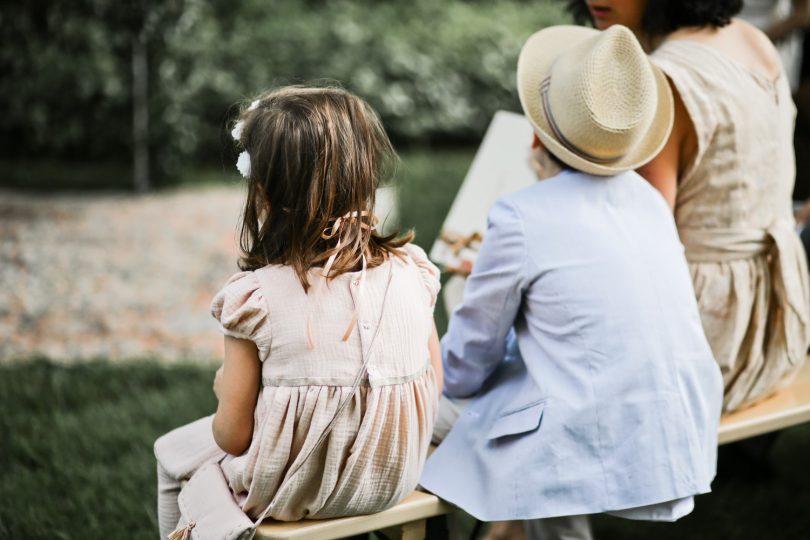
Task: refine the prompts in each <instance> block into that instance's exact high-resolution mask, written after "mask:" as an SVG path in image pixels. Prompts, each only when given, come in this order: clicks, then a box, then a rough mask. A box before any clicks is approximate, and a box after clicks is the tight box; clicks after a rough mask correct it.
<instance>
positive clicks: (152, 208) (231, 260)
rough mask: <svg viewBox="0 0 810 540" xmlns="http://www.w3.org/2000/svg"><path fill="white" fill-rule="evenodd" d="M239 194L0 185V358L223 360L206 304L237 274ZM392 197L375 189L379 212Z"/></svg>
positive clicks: (239, 191)
mask: <svg viewBox="0 0 810 540" xmlns="http://www.w3.org/2000/svg"><path fill="white" fill-rule="evenodd" d="M243 196H244V195H243V192H242V188H241V187H240V186H230V187H209V188H194V189H186V190H182V191H176V192H168V193H160V194H155V195H149V196H144V197H137V196H132V195H75V196H66V195H60V196H52V197H42V196H33V195H22V194H19V193H15V192H10V191H2V190H0V362H8V361H12V360H18V359H30V358H34V357H38V356H44V357H48V358H50V359H52V360H57V361H63V362H72V361H77V360H84V359H92V358H105V359H109V360H122V359H133V358H157V359H161V360H164V361H177V360H192V361H207V360H211V359H219V358H221V356H222V336H221V334H220V332H219V330H218V326H217V323H216V321H215V320H214V319H213V318H212V317H211V316H210V314H209V312H208V306H209V303H210V302H211V298H212V297H213V295H214V294H215V293H216V291H217V290H219V288H220V287H222V285H223V284H224V283H225V282H226V281H227V279H228V278H229V277H230V276H231V274H233V273H235V272H238V271H239V269H238V268H237V266H236V261H237V258H238V253H239V251H238V248H237V233H238V230H237V228H238V222H239V214H240V212H241V210H242V199H243ZM394 204H395V203H394V194H393V192H392V191H390V190H389V189H383V190H380V192H379V194H378V208H377V215H378V216H380V217H381V218H383V217H385V216H386V215H387V214H388V213H389V212H391V209H392V208H393V207H394ZM389 217H390V218H391V219H395V217H394V216H393V214H391V215H390V216H389Z"/></svg>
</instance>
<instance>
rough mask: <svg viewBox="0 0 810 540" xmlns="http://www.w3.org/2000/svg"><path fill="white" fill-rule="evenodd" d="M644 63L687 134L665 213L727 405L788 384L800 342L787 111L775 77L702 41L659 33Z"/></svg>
mask: <svg viewBox="0 0 810 540" xmlns="http://www.w3.org/2000/svg"><path fill="white" fill-rule="evenodd" d="M652 59H653V61H654V62H655V63H656V65H658V66H659V67H660V68H661V69H662V70H663V71H664V72H665V73H666V75H667V76H668V77H669V79H670V80H671V81H672V83H673V84H674V85H675V87H676V88H677V91H678V93H679V94H680V96H681V98H682V100H683V102H684V105H685V106H686V109H687V111H688V113H689V116H690V117H691V119H692V123H693V124H694V127H695V132H696V134H697V145H698V149H697V153H696V156H695V159H694V162H693V163H692V165H691V167H690V168H689V169H688V170H687V172H686V174H684V175H683V177H682V178H681V180H680V182H679V185H678V196H677V200H676V203H675V220H676V222H677V225H678V231H679V233H680V236H681V241H682V242H683V244H684V247H685V249H686V257H687V260H688V261H689V267H690V270H691V273H692V280H693V282H694V285H695V292H696V294H697V298H698V305H699V307H700V313H701V317H702V320H703V327H704V329H705V331H706V336H707V337H708V339H709V343H710V344H711V347H712V350H713V352H714V355H715V358H716V360H717V362H718V363H719V364H720V368H721V371H722V373H723V378H724V382H725V400H724V409H725V410H727V411H729V410H733V409H737V408H739V407H742V406H745V405H747V404H751V403H752V402H754V401H757V400H759V399H762V398H764V397H767V396H768V395H769V394H771V393H773V392H774V391H776V390H778V389H779V388H780V387H782V386H784V385H785V384H786V383H788V382H789V380H790V378H791V376H792V375H794V374H795V373H796V371H797V370H798V368H799V367H800V366H801V364H802V363H803V362H804V360H805V356H806V353H807V348H808V344H810V328H809V327H808V321H809V320H810V314H809V313H808V311H810V297H808V275H807V263H806V259H805V254H804V249H803V248H802V245H801V243H800V241H799V238H798V235H797V234H796V232H795V230H794V221H793V214H792V202H791V193H792V190H793V182H794V178H795V165H794V154H793V126H794V119H795V107H794V105H793V101H792V99H791V95H790V88H789V86H788V82H787V80H786V78H785V76H784V75H781V76H780V77H778V78H777V79H776V80H775V81H774V80H769V79H768V78H767V77H766V76H764V75H762V74H758V73H754V72H752V71H751V70H750V69H748V68H747V67H746V66H744V65H743V64H741V63H739V62H737V61H735V60H733V59H732V58H730V57H728V56H726V55H724V54H723V53H722V52H721V51H720V50H718V49H714V48H712V47H711V46H709V45H706V44H703V43H699V42H695V41H687V40H671V41H668V42H665V43H664V44H663V45H662V46H661V47H659V48H658V49H657V50H656V51H655V52H654V53H653V54H652Z"/></svg>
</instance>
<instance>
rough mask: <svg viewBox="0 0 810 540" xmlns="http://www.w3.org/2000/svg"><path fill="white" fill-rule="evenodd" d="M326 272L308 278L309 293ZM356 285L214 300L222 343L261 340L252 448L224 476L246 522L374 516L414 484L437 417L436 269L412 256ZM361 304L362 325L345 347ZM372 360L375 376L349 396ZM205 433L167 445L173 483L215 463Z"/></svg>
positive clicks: (193, 427) (410, 250) (284, 280)
mask: <svg viewBox="0 0 810 540" xmlns="http://www.w3.org/2000/svg"><path fill="white" fill-rule="evenodd" d="M319 271H320V269H313V270H311V271H310V282H311V283H314V282H315V280H317V279H319V277H318V276H319ZM360 278H361V273H360V272H350V273H346V274H342V275H339V276H337V277H335V278H334V279H332V280H330V282H329V284H328V286H326V285H324V286H323V287H322V288H321V289H320V291H319V293H313V290H314V289H313V288H312V287H311V288H310V294H307V293H306V292H305V291H304V289H303V287H302V286H301V283H300V282H299V280H298V277H297V276H296V274H295V272H294V271H293V269H292V268H291V267H289V266H278V265H276V266H266V267H264V268H261V269H259V270H256V271H254V272H242V273H239V274H236V275H235V276H233V277H232V278H231V279H230V281H229V282H228V283H227V284H226V285H225V287H224V288H223V289H222V290H221V291H220V292H219V293H218V294H217V295H216V297H215V298H214V301H213V303H212V305H211V312H212V314H213V315H214V317H215V318H216V319H217V320H219V322H220V324H221V326H222V330H223V332H224V333H225V334H226V335H229V336H233V337H236V338H241V339H247V340H250V341H253V342H254V343H255V344H256V346H257V348H258V351H259V359H260V360H261V362H262V389H261V392H260V394H259V399H258V402H257V404H256V413H255V423H254V431H253V439H252V442H251V444H250V447H249V448H248V450H247V451H246V452H245V453H244V454H243V455H241V456H228V457H226V459H225V461H224V462H223V465H222V468H223V471H224V472H225V476H226V477H227V478H228V482H229V483H230V486H231V489H232V490H233V491H234V493H236V494H238V495H239V496H240V502H241V503H242V508H243V509H244V510H245V512H246V513H248V514H249V515H251V516H254V517H255V516H256V515H258V514H260V513H261V512H262V511H263V510H264V509H265V507H267V506H268V505H271V509H270V511H269V512H268V514H267V515H268V517H272V518H275V519H278V520H283V521H292V520H298V519H302V518H329V517H336V516H346V515H355V514H369V513H374V512H379V511H381V510H385V509H386V508H389V507H391V506H393V505H395V504H396V503H398V502H399V501H400V500H401V499H402V498H403V497H405V496H406V495H408V494H409V493H411V492H412V491H413V490H414V488H415V487H416V484H417V482H418V481H419V476H420V475H421V472H422V466H423V465H424V462H425V459H426V457H427V449H428V445H429V444H430V438H431V435H432V433H433V423H434V421H435V417H436V412H437V406H438V389H437V387H436V382H435V379H434V373H433V369H432V368H431V366H430V353H429V351H428V340H429V337H430V335H431V333H432V331H433V306H434V302H435V300H436V295H437V293H438V291H439V271H438V269H437V268H436V267H435V266H434V265H433V264H431V263H430V262H429V261H428V259H427V256H426V255H425V253H424V251H422V249H420V248H418V247H416V246H413V245H407V246H406V247H405V253H404V254H403V256H402V257H401V258H398V257H392V258H391V259H390V260H389V261H387V262H385V263H383V264H382V265H381V266H379V267H376V268H372V269H369V270H368V271H367V272H366V275H365V282H362V283H361V280H360ZM389 279H390V284H389ZM386 289H387V292H386ZM355 306H358V317H357V323H356V326H355V327H354V329H353V331H352V332H351V334H350V336H349V337H348V339H347V340H346V341H343V340H342V336H343V334H344V332H345V331H346V329H347V324H348V323H349V321H350V320H352V313H353V311H354V309H355ZM308 323H310V324H311V328H312V335H313V337H314V348H312V349H310V344H309V342H308V338H307V330H306V329H307V326H308ZM375 333H376V334H377V336H376V341H375V340H374V335H375ZM372 344H373V346H372ZM366 355H368V357H369V362H368V368H367V376H366V377H364V378H363V380H362V382H361V384H360V386H359V387H358V389H357V390H356V391H354V392H352V385H353V383H354V381H355V377H356V375H357V373H358V371H359V370H360V368H361V367H362V364H363V359H364V356H366ZM347 398H348V399H349V404H348V406H347V407H346V409H345V410H344V411H343V413H342V414H341V415H340V416H338V417H337V420H336V421H335V424H334V427H333V429H332V430H331V432H329V435H328V436H327V437H326V439H325V440H324V442H323V444H321V445H320V446H318V447H317V448H316V449H315V450H314V452H312V454H311V455H309V457H307V455H308V454H310V451H311V449H312V448H313V447H314V446H315V444H316V443H317V441H318V439H319V438H320V436H321V433H323V432H324V429H325V428H326V426H327V425H328V424H329V423H330V421H331V420H332V418H334V417H335V413H336V412H337V410H338V407H339V406H340V403H341V402H342V401H343V400H344V399H347ZM203 432H205V433H203ZM210 432H211V422H210V418H207V419H202V420H199V421H197V422H194V423H192V424H189V425H187V426H183V427H181V428H178V429H177V430H175V431H173V432H171V433H169V434H167V435H165V436H163V437H162V438H161V439H159V440H158V442H157V443H156V445H155V453H156V455H157V457H158V462H159V463H160V464H161V466H162V467H163V469H165V470H166V471H168V472H169V473H170V474H171V476H174V477H176V478H178V479H180V478H182V477H184V476H188V475H190V474H191V473H192V472H193V471H194V469H196V468H198V467H199V466H200V465H202V464H203V463H204V462H205V461H210V460H212V459H215V458H217V456H218V454H217V449H216V447H215V445H214V443H213V439H212V437H211V435H210ZM212 446H213V448H212ZM220 455H221V454H220ZM299 467H300V468H299ZM296 469H297V470H296Z"/></svg>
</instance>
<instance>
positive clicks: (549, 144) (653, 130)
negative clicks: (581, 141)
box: [517, 26, 674, 176]
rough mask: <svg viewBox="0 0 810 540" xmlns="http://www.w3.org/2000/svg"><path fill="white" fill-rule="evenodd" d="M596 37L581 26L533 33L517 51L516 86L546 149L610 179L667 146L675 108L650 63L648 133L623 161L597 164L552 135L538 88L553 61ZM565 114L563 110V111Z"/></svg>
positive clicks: (665, 84)
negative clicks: (652, 95) (653, 94)
mask: <svg viewBox="0 0 810 540" xmlns="http://www.w3.org/2000/svg"><path fill="white" fill-rule="evenodd" d="M598 34H599V30H595V29H593V28H586V27H583V26H554V27H551V28H546V29H543V30H540V31H539V32H536V33H535V34H534V35H532V36H531V37H530V38H529V39H528V40H527V41H526V44H525V45H524V46H523V49H521V51H520V57H519V58H518V66H517V87H518V96H519V97H520V104H521V105H522V106H523V111H524V112H525V114H526V116H527V117H528V119H529V121H530V122H531V123H532V125H533V126H534V128H535V131H536V132H537V135H538V137H539V138H540V142H542V143H543V145H544V146H545V147H546V149H547V150H548V151H549V152H551V153H552V154H554V155H555V156H556V157H557V158H559V159H560V160H561V161H563V162H564V163H566V164H567V165H569V166H570V167H572V168H574V169H576V170H579V171H582V172H585V173H588V174H594V175H600V176H609V175H614V174H619V173H621V172H624V171H627V170H631V169H637V168H639V167H641V166H642V165H644V164H646V163H647V162H649V161H650V160H652V159H653V158H654V157H655V156H657V155H658V153H659V152H660V151H661V149H662V148H663V147H664V145H665V144H666V142H667V140H668V139H669V134H670V131H671V130H672V122H673V120H674V106H673V99H672V92H671V90H670V88H669V83H668V82H667V79H666V77H665V76H664V74H663V72H662V71H661V70H660V69H659V68H658V67H656V66H655V65H654V64H653V63H652V62H650V67H652V70H653V73H654V74H655V82H656V86H657V94H658V106H657V110H656V114H655V117H654V119H653V121H652V123H651V124H650V127H649V129H648V130H647V133H645V134H644V135H643V136H642V137H641V138H640V140H639V142H638V144H637V145H636V146H635V147H634V148H632V149H631V150H630V151H629V152H628V153H627V154H625V155H624V156H623V157H622V158H620V159H618V160H616V161H613V162H611V163H609V164H599V163H594V162H592V161H588V160H587V159H585V158H583V157H581V156H579V155H578V154H575V153H574V152H572V151H571V150H569V149H568V148H566V147H565V146H564V145H563V144H561V143H560V142H559V141H558V140H557V138H556V137H555V136H554V132H553V131H552V129H551V127H550V126H549V124H548V121H547V120H546V115H545V114H544V112H543V107H542V101H541V95H540V87H541V83H542V82H543V80H544V79H545V78H546V75H548V72H549V70H550V69H551V66H552V65H553V63H554V61H555V60H556V58H557V57H558V56H559V55H560V54H561V53H562V52H564V51H565V50H566V49H568V48H570V47H572V46H575V45H577V44H578V43H581V42H582V41H584V40H586V39H590V38H593V37H594V36H596V35H598ZM563 114H564V111H563Z"/></svg>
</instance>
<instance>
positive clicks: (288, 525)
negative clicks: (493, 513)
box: [256, 491, 452, 540]
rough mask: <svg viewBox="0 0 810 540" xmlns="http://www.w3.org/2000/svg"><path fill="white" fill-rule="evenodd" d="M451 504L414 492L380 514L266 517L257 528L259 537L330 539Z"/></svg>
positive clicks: (423, 515)
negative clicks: (298, 518) (288, 519)
mask: <svg viewBox="0 0 810 540" xmlns="http://www.w3.org/2000/svg"><path fill="white" fill-rule="evenodd" d="M451 508H452V507H451V506H450V505H449V504H448V503H446V502H444V501H442V500H441V499H439V498H438V497H437V496H435V495H432V494H430V493H423V492H421V491H414V492H413V493H411V494H410V495H408V496H407V497H405V499H403V500H402V502H401V503H399V504H398V505H396V506H394V507H393V508H389V509H388V510H385V511H383V512H380V513H378V514H371V515H368V516H351V517H345V518H337V519H324V520H318V519H309V520H303V521H295V522H282V521H273V520H265V521H264V523H262V524H261V526H260V527H259V528H258V529H257V531H256V538H257V539H258V540H294V539H302V538H306V539H307V540H330V539H333V538H343V537H345V536H354V535H357V534H362V533H366V532H371V531H376V530H379V529H385V528H388V527H393V526H396V525H403V524H406V523H410V522H413V521H420V520H424V519H427V518H429V517H433V516H440V515H442V514H446V513H448V512H449V511H450V509H451Z"/></svg>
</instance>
